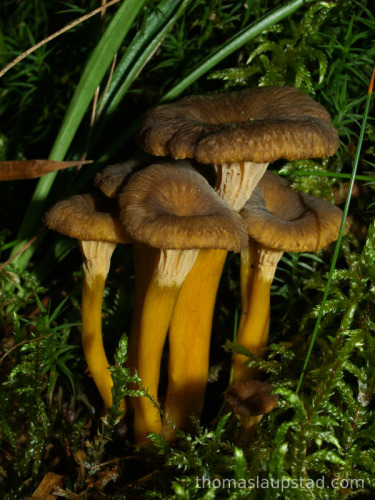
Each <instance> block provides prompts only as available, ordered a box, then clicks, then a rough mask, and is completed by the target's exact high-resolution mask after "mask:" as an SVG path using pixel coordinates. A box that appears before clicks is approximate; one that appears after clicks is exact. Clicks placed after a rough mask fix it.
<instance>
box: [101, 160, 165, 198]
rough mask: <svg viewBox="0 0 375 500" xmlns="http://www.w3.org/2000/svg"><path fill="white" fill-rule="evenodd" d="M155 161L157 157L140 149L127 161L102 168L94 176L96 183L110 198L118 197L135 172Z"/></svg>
mask: <svg viewBox="0 0 375 500" xmlns="http://www.w3.org/2000/svg"><path fill="white" fill-rule="evenodd" d="M154 161H155V158H153V157H152V156H151V155H149V154H147V153H145V152H144V151H139V152H137V153H136V154H135V155H134V156H132V158H129V160H127V161H124V162H122V163H116V164H115V165H108V166H107V167H105V168H103V170H100V172H98V173H97V174H96V175H95V177H94V184H95V186H97V187H98V188H99V189H100V191H101V192H102V193H103V194H105V195H106V196H108V198H116V197H117V195H118V194H119V192H120V191H121V189H122V187H123V186H124V185H125V184H126V182H127V181H128V180H129V179H130V177H131V176H132V175H133V174H134V173H135V172H137V171H138V170H140V169H142V168H144V167H146V166H147V165H151V163H153V162H154Z"/></svg>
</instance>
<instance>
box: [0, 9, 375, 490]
mask: <svg viewBox="0 0 375 500" xmlns="http://www.w3.org/2000/svg"><path fill="white" fill-rule="evenodd" d="M98 5H99V2H96V1H93V0H81V1H80V2H78V3H74V4H73V3H69V2H66V1H60V0H59V1H57V2H53V3H51V2H47V1H44V0H35V1H34V2H25V1H23V2H22V1H21V2H12V1H11V0H5V1H3V2H1V5H0V20H1V21H0V64H1V66H5V65H6V64H7V63H9V62H10V61H11V59H13V58H14V57H16V56H17V55H18V54H19V53H21V52H22V51H24V50H26V49H28V48H29V47H30V46H31V45H32V44H34V43H36V42H38V41H40V40H41V39H43V38H44V37H46V36H48V35H50V34H51V33H53V32H54V31H56V30H58V29H60V28H62V27H63V26H64V25H66V24H68V23H69V22H72V21H73V20H74V19H76V18H77V17H79V16H81V15H83V14H85V13H88V12H90V11H91V10H93V9H94V8H97V7H98ZM371 7H372V2H371V1H370V0H368V1H366V0H363V1H361V2H353V1H352V0H351V1H349V0H341V1H338V2H335V3H334V2H321V1H312V2H310V3H304V2H303V1H302V0H292V1H291V2H284V1H273V2H270V1H268V2H260V1H257V0H254V1H251V0H247V1H246V2H236V1H231V0H209V1H203V0H198V1H194V2H193V1H189V0H162V1H160V2H157V1H145V2H139V1H138V2H137V1H135V0H134V1H132V0H131V1H130V2H129V1H128V0H127V1H125V2H120V3H119V4H117V5H116V6H113V7H110V8H108V9H107V11H106V14H105V17H104V19H101V18H100V16H95V17H93V18H91V19H89V20H87V21H86V22H84V23H82V24H81V25H79V26H77V27H75V28H74V29H73V30H72V31H71V32H67V33H65V34H64V35H61V36H60V37H58V38H56V39H55V40H53V41H52V42H51V43H49V44H48V45H46V46H44V47H42V48H40V49H39V50H38V51H36V52H35V53H33V54H32V55H30V56H29V57H28V58H26V59H24V60H23V61H22V62H21V63H19V64H17V65H16V66H15V67H14V68H12V69H11V70H10V71H9V72H8V73H6V74H5V75H4V77H3V78H2V80H1V83H0V115H1V125H0V159H3V160H14V159H24V158H47V157H53V158H54V159H78V158H80V157H81V156H83V155H85V156H86V157H87V158H88V159H93V160H95V164H94V165H93V166H89V167H83V168H82V169H81V170H80V171H75V170H74V169H69V170H67V171H61V172H59V173H58V174H52V175H49V176H47V177H45V178H43V179H41V180H40V181H39V182H38V181H17V182H9V183H2V184H1V185H0V195H1V197H0V200H1V201H0V219H1V233H0V247H1V260H2V261H3V262H4V261H5V260H7V259H8V258H9V257H10V256H11V254H12V253H15V252H16V251H17V249H18V248H20V247H21V246H22V245H23V244H24V243H25V242H26V241H27V240H28V239H29V238H30V237H31V236H33V235H34V234H35V233H36V232H37V231H38V229H39V228H40V227H42V215H43V213H44V211H45V210H46V208H47V207H48V206H50V205H52V204H53V203H54V202H55V201H56V200H58V199H60V198H61V197H62V196H66V195H69V194H73V193H77V192H80V193H83V192H91V191H93V190H94V186H93V177H94V174H95V172H96V171H97V170H98V169H99V168H102V167H103V166H104V165H105V164H109V163H116V162H118V161H121V160H124V159H126V158H128V157H129V156H131V154H133V153H134V152H135V151H136V148H137V147H136V144H135V141H134V131H135V128H136V126H137V123H138V121H139V119H140V117H141V116H142V114H143V113H144V112H145V111H146V110H147V109H149V108H150V107H152V106H154V105H156V104H158V103H160V102H167V101H169V100H173V99H175V98H177V97H179V96H182V95H188V94H197V93H210V92H221V91H231V90H237V89H241V88H243V87H247V86H250V87H251V86H259V85H268V84H279V85H292V86H296V87H298V88H300V89H302V90H303V91H305V92H307V93H309V94H310V95H312V96H313V97H314V98H315V99H316V100H318V101H319V102H321V103H322V104H323V105H324V106H325V107H326V108H327V110H328V111H329V112H330V113H331V116H332V119H333V123H334V125H335V126H336V127H337V129H338V132H339V136H340V148H339V151H338V153H337V154H336V155H335V156H334V157H331V158H328V159H324V160H321V161H320V160H314V161H312V160H309V161H302V162H284V161H278V162H276V163H275V164H274V165H272V166H271V168H272V169H273V170H276V171H279V172H280V173H281V174H282V175H284V176H285V177H286V178H288V179H289V180H290V182H291V183H292V185H293V187H294V188H296V189H299V190H303V191H304V192H308V193H311V194H314V195H316V196H322V197H325V198H327V199H329V200H331V201H333V200H334V192H336V194H337V193H340V190H343V191H345V189H346V188H347V187H348V186H347V184H345V183H347V182H348V181H350V182H351V183H353V182H354V183H355V186H356V187H357V194H358V196H356V197H353V198H352V199H351V203H350V207H349V215H350V216H351V217H352V218H353V223H352V230H351V232H350V233H349V235H348V236H346V237H344V239H343V242H342V244H341V247H340V248H337V250H336V252H335V249H334V246H333V245H332V246H331V247H329V248H327V249H325V250H323V251H321V252H319V253H318V254H314V255H311V254H310V255H309V254H297V255H294V254H286V255H284V257H283V259H282V261H281V263H280V265H279V268H278V271H277V273H276V278H275V281H274V283H273V286H272V317H271V335H270V336H271V339H270V341H271V343H270V346H269V351H268V354H267V356H266V358H265V359H264V360H259V359H256V358H255V357H254V356H251V355H250V356H249V363H250V366H254V367H257V368H258V369H259V370H260V371H261V372H262V374H263V377H264V379H266V380H267V381H268V382H269V383H271V384H273V386H274V387H275V391H276V392H278V393H279V394H280V401H279V404H278V406H277V407H276V409H275V410H273V411H272V412H271V413H270V414H268V415H266V416H265V417H264V418H263V419H262V421H261V423H260V425H259V427H258V429H257V431H256V433H255V435H254V437H253V439H252V441H251V442H250V444H249V445H248V446H247V447H245V448H244V449H239V448H238V447H236V446H235V444H234V436H235V433H236V431H237V429H238V425H239V424H238V422H237V420H236V417H235V416H234V415H228V414H227V415H224V416H219V411H220V408H221V407H222V403H223V392H224V391H225V389H226V387H227V384H228V380H229V376H230V373H229V371H230V370H229V354H228V352H226V350H225V349H224V347H223V346H224V345H226V349H227V350H231V349H234V350H236V349H238V347H237V346H236V345H235V344H233V342H232V341H233V329H234V326H233V325H234V321H235V320H234V318H235V316H236V311H237V312H238V311H239V309H240V290H239V260H238V258H237V257H236V256H231V257H230V258H229V259H228V261H227V263H226V266H225V271H224V275H223V278H222V281H221V285H220V290H219V295H218V303H217V307H216V311H215V321H214V332H213V341H212V350H211V351H212V352H211V377H210V378H211V379H212V383H210V384H209V387H208V391H207V403H206V407H205V410H204V414H203V418H202V422H195V428H196V432H195V433H194V434H193V435H190V434H185V433H183V432H180V434H179V437H178V440H177V441H176V443H175V444H173V445H171V444H169V443H167V442H165V441H164V440H163V439H162V438H161V437H159V436H156V435H155V436H153V438H152V441H153V445H152V446H149V447H148V448H147V449H145V448H143V447H135V446H134V445H133V444H132V442H131V426H130V424H129V422H127V421H126V422H125V423H124V422H120V423H117V424H116V418H117V415H118V413H117V411H118V410H117V409H118V402H119V400H120V399H121V397H122V396H123V394H124V392H125V391H128V392H129V391H131V385H129V384H131V383H132V382H133V381H134V380H133V379H132V375H131V374H129V372H128V371H127V369H126V368H125V367H124V364H125V360H126V341H125V340H124V338H123V333H124V332H125V333H127V332H129V329H130V322H131V311H132V302H133V296H134V278H133V270H132V256H131V249H129V248H118V249H117V250H116V252H115V254H114V257H113V263H112V266H111V271H110V274H109V277H108V280H107V287H106V291H105V296H104V305H103V332H104V341H105V345H106V348H107V350H108V353H109V355H110V357H111V359H112V361H113V368H112V370H113V377H114V380H115V386H116V389H115V397H114V400H115V404H114V406H113V408H112V409H111V411H110V412H109V414H108V416H107V417H105V418H104V419H103V418H101V416H102V415H101V401H100V398H99V396H98V394H97V391H96V388H95V386H94V384H93V383H92V380H91V379H90V378H89V377H88V375H87V373H84V367H85V362H84V359H83V354H82V353H81V350H80V347H79V345H80V338H79V326H78V325H79V322H80V286H81V278H82V272H81V259H80V256H79V252H78V249H77V247H76V245H75V243H74V242H72V241H71V240H69V239H67V238H63V237H60V236H59V235H52V234H50V233H47V232H46V230H44V231H42V232H41V235H40V236H39V237H38V240H37V243H36V244H34V245H32V246H31V247H30V248H29V249H28V250H27V251H26V252H24V253H23V254H22V255H21V256H20V257H19V258H17V259H16V260H14V261H13V262H12V263H11V264H9V265H8V266H6V267H5V268H4V269H3V270H1V271H0V282H1V290H0V304H1V328H2V342H1V344H0V346H1V348H0V376H1V381H0V382H1V384H2V385H1V389H0V392H1V397H2V405H1V410H0V450H1V451H0V491H1V494H2V496H3V497H4V498H25V497H27V496H30V495H31V494H32V492H33V491H34V490H35V489H36V487H37V486H38V484H39V483H40V482H41V480H42V479H43V477H44V476H45V474H46V473H47V472H48V471H50V470H51V471H54V472H56V473H58V474H61V475H62V476H64V481H65V482H64V486H63V490H64V493H62V492H61V495H63V494H64V495H65V497H67V498H99V496H101V495H103V496H106V497H108V498H174V499H201V498H202V499H203V498H205V499H208V498H233V499H234V498H251V499H253V498H254V499H267V498H270V499H275V498H280V499H293V500H294V499H310V498H312V493H311V490H309V489H308V488H307V486H311V484H310V485H309V484H308V481H312V480H314V481H317V480H318V479H322V480H324V484H325V486H327V487H325V488H318V487H315V488H314V490H313V495H314V498H317V499H329V500H331V499H336V498H337V499H338V498H344V499H346V498H353V497H354V498H356V497H357V498H372V496H373V494H374V488H375V486H374V483H373V478H374V475H375V474H374V473H375V466H374V463H375V460H374V458H375V448H374V444H373V438H372V436H373V432H374V427H375V421H374V390H375V378H374V377H375V375H374V370H373V367H374V363H375V299H374V289H373V286H374V285H373V283H374V279H375V268H374V262H375V253H374V252H375V250H374V248H375V227H374V222H373V220H374V215H375V210H374V206H375V205H374V202H373V197H374V181H373V179H374V173H375V172H374V164H375V160H374V139H375V131H374V119H373V117H374V100H372V101H370V100H369V99H368V97H367V89H368V85H369V82H370V77H371V72H372V68H373V65H374V62H375V44H374V32H375V17H374V14H373V12H372V9H371ZM116 51H117V63H116V67H115V71H114V73H113V78H112V79H111V81H110V83H109V86H108V89H107V90H105V89H106V86H107V80H108V77H109V73H110V68H111V64H112V59H113V54H114V52H116ZM98 85H100V91H99V100H98V102H99V106H98V107H97V110H96V111H98V109H99V108H100V105H101V104H102V106H101V112H100V114H97V118H96V122H95V125H94V127H93V128H92V129H91V130H90V116H91V106H92V98H93V96H94V93H95V91H96V88H97V86H98ZM366 99H367V102H366ZM367 112H368V121H367V125H366V126H365V127H364V128H363V129H362V133H361V124H362V123H363V117H364V115H365V114H366V113H367ZM354 162H356V164H358V167H357V171H356V172H354V173H353V172H352V167H353V165H354ZM341 206H342V207H343V205H341ZM336 261H337V262H336ZM330 269H332V270H331V271H330ZM334 269H335V270H334ZM329 285H330V286H329ZM323 298H324V299H325V300H323ZM317 318H319V322H320V327H319V324H318V327H316V326H315V325H316V324H317ZM314 328H315V331H314ZM315 335H316V340H315V343H311V344H310V342H311V341H312V339H314V337H315ZM310 345H311V348H310V349H309V346H310ZM119 346H120V347H119ZM116 351H117V356H116V355H115V353H116ZM165 372H166V369H165V368H164V369H163V373H162V381H165V377H166V373H165ZM303 373H304V377H303V378H302V374H303ZM163 384H164V382H163ZM297 388H298V389H299V390H298V391H297ZM256 478H258V481H262V480H263V481H264V483H263V484H264V485H266V484H267V482H268V483H269V482H270V481H271V480H273V481H275V482H276V481H278V482H279V483H278V484H279V486H280V485H281V482H282V481H284V486H285V488H284V489H283V491H282V490H281V486H280V487H278V488H273V489H266V488H261V487H258V488H252V489H246V488H242V487H240V486H239V485H240V484H243V483H240V481H245V483H246V485H247V486H249V485H250V484H251V481H254V480H256ZM297 478H303V479H304V481H305V482H303V481H302V483H299V484H298V485H295V486H296V487H294V486H293V485H292V483H291V481H292V479H297ZM203 479H205V480H206V482H205V483H202V481H199V480H203ZM224 479H226V480H227V482H225V481H224ZM214 480H216V482H215V481H214ZM229 480H232V483H230V482H228V481H229ZM334 480H336V481H338V480H343V481H356V483H354V482H353V483H352V485H351V486H350V485H349V483H342V484H343V485H344V486H345V487H342V488H341V490H340V489H338V488H330V487H328V486H330V485H331V482H332V481H334ZM233 481H236V485H237V488H234V487H233V484H234V482H233ZM288 481H289V483H288ZM247 482H248V483H247ZM315 484H316V483H315ZM317 484H319V483H317Z"/></svg>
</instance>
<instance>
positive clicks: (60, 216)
mask: <svg viewBox="0 0 375 500" xmlns="http://www.w3.org/2000/svg"><path fill="white" fill-rule="evenodd" d="M45 223H46V225H47V226H48V227H49V228H50V229H53V230H55V231H57V232H59V233H61V234H64V235H66V236H70V237H71V238H76V239H77V240H78V242H79V245H80V249H81V253H82V257H83V286H82V310H81V316H82V327H81V339H82V347H83V351H84V354H85V359H86V362H87V366H88V368H89V370H90V373H91V376H92V378H93V379H94V382H95V384H96V386H97V388H98V391H99V393H100V395H101V397H102V399H103V401H104V404H105V407H106V408H109V407H110V406H111V404H112V392H111V391H112V386H113V383H112V377H111V374H110V372H109V370H108V367H109V363H108V360H107V357H106V354H105V350H104V346H103V339H102V302H103V291H104V286H105V280H106V277H107V274H108V270H109V265H110V260H111V256H112V253H113V251H114V249H115V248H116V245H117V244H118V243H131V239H130V238H129V236H128V235H127V234H126V232H125V230H124V229H123V228H122V227H121V225H120V223H119V221H118V215H117V213H116V212H115V205H114V203H113V202H112V201H111V200H107V199H104V198H102V197H100V198H99V197H94V196H93V195H90V194H86V195H77V196H72V197H71V198H67V199H65V200H62V201H59V202H58V203H56V204H55V205H54V206H53V207H52V208H51V209H50V210H49V211H48V212H47V213H46V215H45ZM120 409H121V410H122V411H125V403H124V402H122V403H121V408H120Z"/></svg>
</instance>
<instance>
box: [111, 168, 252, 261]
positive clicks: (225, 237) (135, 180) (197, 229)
mask: <svg viewBox="0 0 375 500" xmlns="http://www.w3.org/2000/svg"><path fill="white" fill-rule="evenodd" d="M118 201H119V208H120V219H121V221H122V223H123V225H124V227H125V229H126V231H127V232H128V233H129V234H130V235H131V237H132V238H133V239H134V240H135V241H139V242H142V243H146V244H147V245H149V246H152V247H155V248H160V249H193V248H195V249H198V248H218V249H223V250H231V251H234V252H239V251H240V250H241V249H243V248H245V247H246V246H247V241H248V236H247V231H246V227H245V225H244V223H243V221H242V219H241V217H240V216H239V215H238V213H236V212H235V211H234V210H233V209H231V208H230V207H229V206H228V205H227V204H226V203H225V202H224V201H223V200H222V199H221V198H220V197H219V196H218V195H217V194H216V193H215V191H214V190H213V189H212V188H211V187H210V185H209V184H208V182H207V181H206V180H205V179H204V178H203V177H202V176H201V175H200V174H199V173H197V172H196V171H195V170H194V169H193V168H190V167H186V166H179V167H176V165H174V164H171V165H169V164H162V165H158V164H155V165H151V166H149V167H147V168H145V169H144V170H142V171H141V172H139V173H137V174H135V175H134V176H133V177H132V178H131V180H130V181H129V182H128V184H127V185H126V186H125V187H124V189H123V190H122V192H121V193H120V195H119V197H118Z"/></svg>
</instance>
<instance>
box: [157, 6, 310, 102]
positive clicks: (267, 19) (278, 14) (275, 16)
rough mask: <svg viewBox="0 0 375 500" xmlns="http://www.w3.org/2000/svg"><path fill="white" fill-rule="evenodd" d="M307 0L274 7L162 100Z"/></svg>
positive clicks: (177, 93) (214, 54) (202, 64)
mask: <svg viewBox="0 0 375 500" xmlns="http://www.w3.org/2000/svg"><path fill="white" fill-rule="evenodd" d="M305 3H306V2H305V0H291V1H289V2H286V3H285V4H284V5H282V6H281V7H278V8H277V9H274V10H273V11H272V12H271V13H270V14H266V15H265V16H263V18H261V19H260V20H258V21H257V22H256V23H253V24H251V25H250V26H248V27H246V28H244V29H243V30H241V31H240V32H239V33H238V34H237V35H236V36H235V37H233V38H232V39H230V40H229V41H228V42H226V43H225V44H224V45H222V46H221V47H219V48H218V49H217V50H216V52H214V53H213V54H212V55H210V56H209V57H207V58H206V59H205V60H204V61H203V62H202V63H201V64H200V65H199V66H198V67H197V68H196V69H195V70H194V71H192V72H191V73H190V75H188V76H187V77H186V78H184V79H183V80H182V81H181V82H180V83H178V84H177V85H176V86H175V87H173V88H172V89H171V90H170V91H169V92H168V93H167V94H165V96H164V97H163V98H162V99H161V101H160V102H166V101H170V100H171V99H175V98H176V97H178V96H179V95H180V94H181V93H182V92H183V91H184V90H185V89H186V88H187V87H189V85H191V84H192V83H194V82H195V81H196V80H198V78H200V77H201V76H202V75H204V74H205V73H207V71H209V70H210V69H211V68H213V67H214V66H216V64H218V63H219V62H220V61H222V60H223V59H225V58H226V57H227V56H229V55H230V54H232V53H233V52H234V51H236V50H238V49H239V48H241V47H242V46H243V45H244V44H245V43H247V42H248V41H249V40H251V39H252V38H254V37H256V36H257V35H259V33H261V32H262V31H264V30H265V29H267V28H269V27H270V26H273V25H274V24H276V23H278V22H279V21H281V20H282V19H284V18H285V17H287V16H290V15H291V14H293V12H294V11H296V10H297V9H299V7H302V5H304V4H305Z"/></svg>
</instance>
